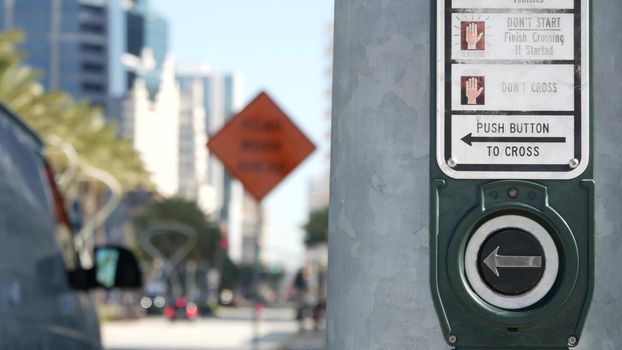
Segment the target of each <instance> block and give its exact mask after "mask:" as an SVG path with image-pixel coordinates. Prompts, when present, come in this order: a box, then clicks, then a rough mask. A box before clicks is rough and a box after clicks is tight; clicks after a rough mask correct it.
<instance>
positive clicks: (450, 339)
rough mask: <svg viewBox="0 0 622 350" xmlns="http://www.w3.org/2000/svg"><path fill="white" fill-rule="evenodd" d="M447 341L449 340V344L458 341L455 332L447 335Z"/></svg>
mask: <svg viewBox="0 0 622 350" xmlns="http://www.w3.org/2000/svg"><path fill="white" fill-rule="evenodd" d="M447 341H448V342H449V344H456V343H457V342H458V337H457V336H456V335H455V334H451V335H450V336H449V337H447Z"/></svg>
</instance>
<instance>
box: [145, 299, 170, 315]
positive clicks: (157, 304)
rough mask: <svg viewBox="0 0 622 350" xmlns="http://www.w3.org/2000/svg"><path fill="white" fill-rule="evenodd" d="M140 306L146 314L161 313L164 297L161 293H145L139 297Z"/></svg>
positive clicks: (164, 301) (162, 311)
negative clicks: (153, 294)
mask: <svg viewBox="0 0 622 350" xmlns="http://www.w3.org/2000/svg"><path fill="white" fill-rule="evenodd" d="M140 306H141V307H142V308H143V309H144V310H145V312H146V313H147V315H162V314H163V313H164V307H165V306H166V299H165V298H164V297H163V296H161V295H155V296H149V295H145V296H144V297H142V298H141V299H140Z"/></svg>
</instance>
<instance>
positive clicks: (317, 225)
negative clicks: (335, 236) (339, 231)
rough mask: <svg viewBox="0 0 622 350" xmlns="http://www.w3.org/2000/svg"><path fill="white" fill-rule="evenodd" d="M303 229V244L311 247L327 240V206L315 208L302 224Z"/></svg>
mask: <svg viewBox="0 0 622 350" xmlns="http://www.w3.org/2000/svg"><path fill="white" fill-rule="evenodd" d="M303 228H304V230H305V240H304V242H305V245H307V247H312V246H314V245H317V244H321V243H327V242H328V208H323V209H319V210H315V211H313V212H312V213H311V216H310V217H309V221H308V222H307V223H306V224H305V225H304V226H303Z"/></svg>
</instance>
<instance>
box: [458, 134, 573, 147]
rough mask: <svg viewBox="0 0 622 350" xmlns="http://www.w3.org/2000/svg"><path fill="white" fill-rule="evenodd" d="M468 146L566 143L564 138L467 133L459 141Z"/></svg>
mask: <svg viewBox="0 0 622 350" xmlns="http://www.w3.org/2000/svg"><path fill="white" fill-rule="evenodd" d="M461 140H462V141H464V143H466V144H467V145H469V146H472V145H473V143H474V142H490V143H494V142H503V143H566V138H565V137H512V136H498V137H489V136H473V134H472V133H469V134H468V135H466V136H465V137H463V138H462V139H461Z"/></svg>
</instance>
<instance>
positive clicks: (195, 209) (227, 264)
mask: <svg viewBox="0 0 622 350" xmlns="http://www.w3.org/2000/svg"><path fill="white" fill-rule="evenodd" d="M165 222H177V223H181V224H184V225H187V226H190V227H192V228H193V229H194V230H195V231H196V233H197V234H198V237H197V238H198V241H197V244H196V246H195V247H193V248H192V250H191V251H190V253H189V254H188V255H187V256H186V258H185V259H184V261H182V262H181V263H180V264H179V265H178V266H177V267H176V268H177V270H178V273H179V275H180V276H181V280H182V281H183V280H184V274H183V269H184V266H185V264H186V262H188V261H194V262H196V263H197V265H198V266H203V265H205V264H203V263H204V262H207V266H210V267H215V268H218V269H219V270H220V271H219V272H220V273H221V283H220V286H219V287H220V289H222V288H234V287H235V286H236V285H237V284H238V283H239V280H240V278H241V275H240V271H239V269H238V267H237V266H236V265H235V264H234V263H233V262H232V261H231V260H230V259H229V256H228V255H227V252H226V251H223V250H222V248H221V247H220V245H219V242H220V240H221V238H222V237H221V232H220V228H219V227H218V225H216V224H214V223H211V222H209V221H208V220H207V219H206V218H205V214H203V211H201V209H200V208H199V206H198V205H197V204H196V203H195V202H193V201H188V200H185V199H182V198H164V199H160V200H157V201H155V202H153V203H151V204H150V205H149V206H147V207H146V208H145V210H144V212H143V213H142V214H140V215H138V216H137V217H136V218H135V221H134V223H135V228H136V231H137V232H138V233H139V234H141V232H144V231H146V230H148V229H150V228H153V227H155V226H158V225H159V224H161V223H165ZM169 232H170V233H171V234H162V235H156V236H154V237H153V238H152V239H151V243H152V244H153V245H154V246H155V247H156V248H157V249H158V250H160V251H161V252H162V254H164V256H167V257H170V256H171V255H173V254H174V253H175V251H176V250H177V249H179V248H180V247H181V246H183V245H184V244H185V242H186V240H187V238H186V237H185V236H184V235H181V234H175V233H174V231H169ZM135 251H136V253H137V255H138V256H139V258H140V259H141V260H143V261H150V260H151V257H150V256H149V255H148V253H147V252H146V251H145V250H144V249H143V247H137V249H135ZM219 258H220V259H222V261H219ZM199 280H201V278H200V279H199ZM200 285H205V284H204V283H200Z"/></svg>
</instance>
